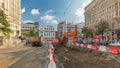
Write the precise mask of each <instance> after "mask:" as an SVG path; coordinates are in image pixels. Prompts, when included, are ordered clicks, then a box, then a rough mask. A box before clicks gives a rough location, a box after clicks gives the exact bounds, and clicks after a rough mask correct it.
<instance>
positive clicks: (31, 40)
mask: <svg viewBox="0 0 120 68" xmlns="http://www.w3.org/2000/svg"><path fill="white" fill-rule="evenodd" d="M26 45H32V46H33V47H34V46H41V37H38V36H37V37H28V38H26Z"/></svg>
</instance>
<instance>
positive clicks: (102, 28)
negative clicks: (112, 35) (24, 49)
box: [95, 20, 109, 35]
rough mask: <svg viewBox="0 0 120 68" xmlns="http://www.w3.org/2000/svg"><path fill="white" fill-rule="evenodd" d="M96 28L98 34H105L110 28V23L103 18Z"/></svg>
mask: <svg viewBox="0 0 120 68" xmlns="http://www.w3.org/2000/svg"><path fill="white" fill-rule="evenodd" d="M95 28H96V31H95V34H96V35H103V34H104V32H105V30H106V29H107V28H109V24H108V23H107V22H106V21H104V20H101V21H100V22H99V23H98V24H97V25H95Z"/></svg>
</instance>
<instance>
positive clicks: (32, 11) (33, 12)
mask: <svg viewBox="0 0 120 68" xmlns="http://www.w3.org/2000/svg"><path fill="white" fill-rule="evenodd" d="M31 14H33V15H36V14H40V12H39V10H38V9H32V10H31Z"/></svg>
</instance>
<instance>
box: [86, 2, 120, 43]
mask: <svg viewBox="0 0 120 68" xmlns="http://www.w3.org/2000/svg"><path fill="white" fill-rule="evenodd" d="M84 15H85V26H87V27H89V28H93V29H95V27H94V25H96V24H97V23H98V22H100V21H101V20H105V21H107V23H109V27H110V28H109V29H108V30H106V33H105V34H104V35H105V36H106V37H107V39H106V40H107V41H110V42H112V41H118V40H120V30H119V29H120V0H93V1H92V2H91V3H90V4H89V5H88V6H86V7H85V13H84Z"/></svg>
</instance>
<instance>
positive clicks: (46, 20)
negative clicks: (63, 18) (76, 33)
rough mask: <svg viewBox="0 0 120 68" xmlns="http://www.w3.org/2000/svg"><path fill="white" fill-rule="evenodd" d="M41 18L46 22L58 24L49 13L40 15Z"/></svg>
mask: <svg viewBox="0 0 120 68" xmlns="http://www.w3.org/2000/svg"><path fill="white" fill-rule="evenodd" d="M41 20H42V21H44V22H46V23H52V24H58V21H57V20H56V19H55V16H51V15H45V16H42V17H41Z"/></svg>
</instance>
